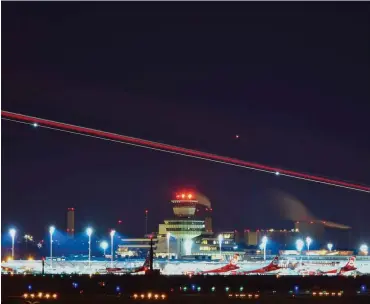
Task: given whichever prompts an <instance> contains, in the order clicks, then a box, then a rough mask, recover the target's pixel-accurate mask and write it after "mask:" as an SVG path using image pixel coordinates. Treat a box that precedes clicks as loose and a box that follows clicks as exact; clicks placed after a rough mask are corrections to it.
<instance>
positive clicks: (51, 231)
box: [49, 226, 55, 269]
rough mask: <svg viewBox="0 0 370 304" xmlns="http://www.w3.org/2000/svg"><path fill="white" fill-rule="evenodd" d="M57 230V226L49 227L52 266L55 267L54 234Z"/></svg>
mask: <svg viewBox="0 0 370 304" xmlns="http://www.w3.org/2000/svg"><path fill="white" fill-rule="evenodd" d="M54 232H55V227H54V226H50V227H49V233H50V268H51V269H53V234H54Z"/></svg>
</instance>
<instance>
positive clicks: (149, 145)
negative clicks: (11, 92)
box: [1, 111, 370, 193]
mask: <svg viewBox="0 0 370 304" xmlns="http://www.w3.org/2000/svg"><path fill="white" fill-rule="evenodd" d="M1 118H2V119H4V120H9V121H13V122H17V123H24V124H29V125H34V126H37V127H40V128H47V129H52V130H57V131H62V132H67V133H73V134H78V135H82V136H87V137H93V138H98V139H103V140H108V141H113V142H118V143H123V144H128V145H132V146H137V147H142V148H146V149H152V150H157V151H162V152H167V153H172V154H177V155H182V156H187V157H192V158H198V159H202V160H207V161H212V162H217V163H221V164H226V165H230V166H236V167H242V168H246V169H250V170H256V171H261V172H265V173H269V174H275V175H278V176H287V177H291V178H297V179H302V180H306V181H310V182H316V183H322V184H327V185H331V186H336V187H342V188H347V189H351V190H356V191H362V192H367V193H370V187H368V186H363V185H358V184H353V183H348V182H344V181H338V180H333V179H329V178H324V177H320V176H315V175H311V174H305V173H300V172H296V171H290V170H285V169H279V168H274V167H270V166H266V165H261V164H256V163H252V162H247V161H243V160H239V159H235V158H230V157H226V156H220V155H215V154H211V153H206V152H201V151H197V150H192V149H186V148H181V147H177V146H173V145H167V144H162V143H158V142H153V141H149V140H145V139H140V138H135V137H130V136H126V135H120V134H115V133H110V132H105V131H100V130H96V129H91V128H85V127H81V126H76V125H71V124H65V123H61V122H58V121H53V120H47V119H43V118H38V117H32V116H28V115H23V114H18V113H12V112H8V111H1Z"/></svg>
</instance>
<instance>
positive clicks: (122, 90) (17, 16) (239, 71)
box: [1, 2, 370, 241]
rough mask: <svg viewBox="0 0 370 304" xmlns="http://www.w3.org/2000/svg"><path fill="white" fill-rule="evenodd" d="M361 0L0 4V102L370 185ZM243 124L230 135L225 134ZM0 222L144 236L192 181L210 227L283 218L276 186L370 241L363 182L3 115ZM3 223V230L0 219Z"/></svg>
mask: <svg viewBox="0 0 370 304" xmlns="http://www.w3.org/2000/svg"><path fill="white" fill-rule="evenodd" d="M369 8H370V5H369V3H360V2H357V3H343V2H338V3H334V2H330V3H318V2H311V3H299V2H297V3H290V2H285V3H266V2H260V3H251V2H246V3H240V2H238V3H203V4H201V3H142V2H138V3H124V2H119V3H118V2H111V3H84V2H82V3H67V2H63V3H62V2H60V3H43V2H41V3H37V2H36V3H17V2H4V3H2V41H1V42H2V58H1V59H2V71H1V73H2V96H1V98H2V105H1V108H2V109H3V110H7V111H12V112H18V113H23V114H27V115H32V116H38V117H42V118H46V119H52V120H58V121H62V122H66V123H71V124H77V125H81V126H86V127H91V128H97V129H101V130H105V131H111V132H115V133H121V134H125V135H129V136H134V137H139V138H144V139H149V140H154V141H159V142H164V143H168V144H174V145H178V146H182V147H188V148H193V149H199V150H202V151H206V152H212V153H216V154H220V155H227V156H230V157H235V158H239V159H243V160H247V161H253V162H257V163H262V164H266V165H271V166H276V167H280V168H285V169H291V170H296V171H299V172H307V173H312V174H316V175H320V176H325V177H330V178H334V179H341V180H346V181H350V182H355V183H360V184H364V185H370V135H369V133H370V127H369V125H370V118H369V117H370V114H369V113H370V89H369V84H370V60H369V59H370V45H369V37H370V24H369V23H370V22H369V11H370V10H369ZM236 134H238V135H239V136H240V137H239V139H236V138H235V135H236ZM1 136H2V163H1V165H2V168H1V171H2V172H1V173H2V184H1V187H2V189H1V190H2V191H1V194H2V197H1V199H2V204H1V211H2V229H6V228H8V227H9V225H11V224H14V225H16V226H17V227H18V228H19V229H21V230H24V231H25V232H29V233H32V234H35V235H40V236H42V235H43V234H44V233H45V232H46V227H47V226H48V225H49V224H56V225H57V226H58V227H59V228H63V229H64V228H65V211H66V208H67V207H75V208H76V220H77V229H82V228H84V227H86V225H88V224H92V225H94V227H98V229H100V230H102V231H105V230H108V229H109V228H110V227H112V226H115V224H116V222H117V220H119V219H121V220H122V221H123V230H124V233H125V234H127V235H129V236H141V235H143V233H144V230H145V223H144V210H145V208H148V209H149V212H150V214H149V227H150V230H155V229H157V224H158V223H160V222H161V221H162V220H163V219H164V218H166V217H170V216H171V214H172V212H171V208H170V205H169V203H168V202H169V200H170V199H171V195H172V193H173V192H174V191H175V190H176V189H178V188H181V187H182V186H187V187H195V188H196V189H197V190H198V191H200V192H202V193H204V194H205V195H206V196H207V197H208V198H209V199H210V200H211V202H212V206H213V210H214V226H215V230H229V229H243V228H251V229H253V228H290V227H291V226H292V224H291V223H289V222H286V221H284V219H283V218H282V217H280V216H279V212H278V210H277V209H278V208H277V206H279V202H278V201H277V199H275V198H274V196H273V195H271V194H272V193H274V191H276V190H279V191H283V192H284V193H287V194H289V195H293V196H294V197H296V198H297V199H299V200H300V201H302V202H303V203H304V205H305V206H306V207H307V208H308V209H309V210H310V212H312V213H313V214H315V215H316V216H317V217H318V218H321V219H327V220H330V221H334V222H339V223H343V224H346V225H350V226H352V227H353V231H354V233H353V234H354V235H356V238H357V239H358V241H363V240H366V239H367V240H368V241H370V224H369V223H370V221H369V214H370V195H369V194H366V193H361V192H356V191H352V190H346V189H341V188H336V187H330V186H326V185H320V184H315V183H309V182H305V181H299V180H294V179H290V178H286V177H277V176H273V175H269V174H265V173H258V172H255V171H249V170H246V169H241V168H235V167H229V166H225V165H220V164H215V163H209V162H205V161H201V160H195V159H190V158H185V157H181V156H175V155H170V154H166V153H161V152H154V151H151V150H146V149H141V148H135V147H130V146H126V145H122V144H115V143H109V142H106V141H102V140H97V139H89V138H86V137H82V136H77V135H69V134H65V133H62V132H55V131H49V130H45V129H40V128H38V129H37V128H32V127H30V126H25V125H21V124H16V123H12V122H7V121H2V131H1ZM3 232H4V230H3Z"/></svg>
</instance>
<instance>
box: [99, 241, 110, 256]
mask: <svg viewBox="0 0 370 304" xmlns="http://www.w3.org/2000/svg"><path fill="white" fill-rule="evenodd" d="M100 248H101V249H103V252H104V257H105V251H106V250H107V248H108V242H106V241H103V242H101V243H100Z"/></svg>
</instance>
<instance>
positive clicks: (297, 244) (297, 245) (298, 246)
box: [295, 239, 304, 254]
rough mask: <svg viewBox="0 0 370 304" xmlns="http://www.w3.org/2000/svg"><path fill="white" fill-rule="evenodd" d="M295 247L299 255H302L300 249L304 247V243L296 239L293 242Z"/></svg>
mask: <svg viewBox="0 0 370 304" xmlns="http://www.w3.org/2000/svg"><path fill="white" fill-rule="evenodd" d="M295 245H296V248H297V250H298V251H299V254H302V249H303V246H304V242H303V241H302V240H301V239H298V240H297V241H296V242H295Z"/></svg>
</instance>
